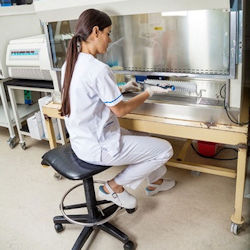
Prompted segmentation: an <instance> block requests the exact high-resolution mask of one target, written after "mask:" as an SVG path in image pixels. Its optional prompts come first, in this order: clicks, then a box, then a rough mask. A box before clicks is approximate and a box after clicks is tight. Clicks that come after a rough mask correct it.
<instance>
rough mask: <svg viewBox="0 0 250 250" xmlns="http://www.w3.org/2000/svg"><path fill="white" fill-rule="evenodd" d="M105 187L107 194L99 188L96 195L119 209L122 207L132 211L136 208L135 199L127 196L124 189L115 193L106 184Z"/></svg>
mask: <svg viewBox="0 0 250 250" xmlns="http://www.w3.org/2000/svg"><path fill="white" fill-rule="evenodd" d="M105 187H106V188H107V189H108V191H109V194H107V193H106V192H105V191H104V190H103V186H100V187H99V193H98V195H99V196H100V197H101V198H102V199H104V200H107V201H112V202H113V203H115V204H116V205H117V206H119V207H124V208H126V209H133V208H135V207H136V198H135V197H134V196H133V195H131V194H129V193H128V192H127V191H126V190H125V189H124V191H123V192H121V193H115V192H114V191H113V190H112V189H111V187H110V186H109V184H108V183H107V182H106V183H105Z"/></svg>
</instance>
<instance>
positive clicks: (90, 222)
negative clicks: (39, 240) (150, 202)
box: [42, 144, 135, 250]
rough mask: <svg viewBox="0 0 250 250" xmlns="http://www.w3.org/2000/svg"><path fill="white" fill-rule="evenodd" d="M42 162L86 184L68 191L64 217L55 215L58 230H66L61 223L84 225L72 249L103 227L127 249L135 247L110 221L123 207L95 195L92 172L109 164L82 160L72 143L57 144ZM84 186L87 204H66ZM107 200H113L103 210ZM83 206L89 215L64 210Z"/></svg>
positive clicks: (80, 246)
mask: <svg viewBox="0 0 250 250" xmlns="http://www.w3.org/2000/svg"><path fill="white" fill-rule="evenodd" d="M42 164H43V165H48V166H51V167H53V168H54V169H55V170H56V171H57V172H58V173H59V174H61V175H62V176H64V177H65V178H68V179H71V180H82V181H83V184H82V183H80V184H78V185H76V186H74V187H72V188H71V189H70V190H68V191H67V192H66V194H65V195H64V197H63V199H62V201H61V204H60V210H61V212H62V214H63V216H56V217H54V219H53V221H54V226H55V230H56V232H58V233H59V232H61V231H63V230H64V227H63V225H62V224H80V225H82V226H84V228H83V229H82V232H81V233H80V235H79V236H78V238H77V240H76V242H75V244H74V246H73V248H72V249H73V250H78V249H81V248H82V246H83V245H84V243H85V242H86V240H87V239H88V237H89V236H90V235H91V233H92V232H93V230H95V229H101V230H103V231H105V232H106V233H109V234H111V235H112V236H114V237H116V238H117V239H118V240H120V241H122V242H123V243H124V249H126V250H133V249H134V248H135V247H134V243H133V242H132V241H130V240H129V238H128V236H127V235H126V234H124V233H123V232H121V231H120V230H119V229H118V228H116V227H114V226H113V225H112V224H110V223H109V222H107V221H108V220H109V219H111V217H113V216H114V214H115V213H116V212H118V211H119V210H120V209H121V208H120V207H118V206H117V205H115V204H113V203H112V202H110V201H106V200H101V201H97V200H96V197H95V190H94V182H93V175H95V174H98V173H100V172H102V171H104V170H106V169H108V168H109V167H110V166H99V165H94V164H89V163H87V162H84V161H82V160H80V159H79V158H77V156H76V155H75V153H74V152H73V151H72V149H71V146H70V144H67V145H64V146H60V147H57V148H55V149H52V150H50V151H48V152H47V153H45V154H44V155H43V156H42ZM81 185H83V186H84V192H85V198H86V203H81V204H74V205H67V206H65V205H64V204H63V202H64V199H65V197H66V196H67V195H68V194H69V193H70V192H71V191H72V190H73V189H75V188H77V187H79V186H81ZM106 203H112V205H110V206H108V207H106V208H105V209H103V210H101V209H100V208H99V206H100V205H102V204H106ZM84 207H86V208H87V211H88V214H80V215H75V214H74V215H66V213H65V210H69V209H75V208H84ZM126 210H127V212H128V213H133V212H134V211H135V209H126Z"/></svg>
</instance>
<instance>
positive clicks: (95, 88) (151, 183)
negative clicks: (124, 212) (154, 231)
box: [61, 9, 175, 209]
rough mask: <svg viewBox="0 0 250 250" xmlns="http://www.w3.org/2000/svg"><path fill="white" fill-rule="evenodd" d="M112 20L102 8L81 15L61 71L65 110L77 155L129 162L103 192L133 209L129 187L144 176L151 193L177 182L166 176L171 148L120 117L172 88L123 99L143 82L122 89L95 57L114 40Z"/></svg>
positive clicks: (103, 162)
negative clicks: (127, 125) (121, 121)
mask: <svg viewBox="0 0 250 250" xmlns="http://www.w3.org/2000/svg"><path fill="white" fill-rule="evenodd" d="M111 25H112V23H111V19H110V17H109V16H108V15H107V14H106V13H104V12H102V11H99V10H95V9H88V10H85V11H84V12H83V13H82V14H81V15H80V17H79V19H78V22H77V25H76V31H75V34H74V36H73V38H72V39H71V41H70V43H69V46H68V50H67V56H66V62H65V63H64V65H63V67H62V71H61V72H62V78H61V79H62V86H63V91H62V107H61V114H62V115H63V116H65V124H66V128H67V130H68V132H69V135H70V142H71V147H72V150H73V151H74V153H75V154H76V155H77V157H78V158H80V159H81V160H83V161H86V162H89V163H92V164H98V165H107V166H120V165H126V166H127V167H126V168H125V169H124V170H123V171H122V172H120V173H119V174H118V175H117V176H115V177H113V178H112V179H110V180H108V181H107V182H106V184H105V185H103V186H100V187H99V196H100V197H101V198H103V199H105V200H109V201H112V202H114V203H115V204H117V205H118V206H121V207H124V208H127V209H132V208H135V207H136V198H135V197H134V196H133V195H131V194H130V193H129V192H127V191H126V190H125V188H126V187H129V188H131V189H136V188H137V187H138V186H139V185H140V183H141V182H142V181H143V180H144V179H146V180H147V181H148V186H147V187H146V189H145V191H146V194H147V195H150V196H151V195H155V194H157V193H158V192H160V191H166V190H169V189H171V188H172V187H174V186H175V181H174V180H169V179H165V178H163V177H164V175H165V173H166V166H165V163H166V162H167V161H168V160H169V159H170V158H171V157H172V155H173V149H172V146H171V144H170V143H169V142H168V141H166V140H163V139H159V138H153V137H150V136H141V135H133V134H132V133H131V132H129V131H127V130H125V129H122V128H120V125H119V122H118V118H117V117H122V116H124V115H126V114H128V113H129V112H131V111H132V110H134V109H135V108H137V107H138V106H139V105H141V104H142V103H144V101H145V100H146V99H147V98H148V97H150V96H152V95H154V94H159V93H161V94H162V93H167V92H168V91H170V90H169V89H163V88H160V87H156V86H150V87H148V88H147V89H146V90H145V91H144V92H142V93H140V94H138V95H136V96H135V97H133V98H131V99H130V100H129V101H123V95H122V93H123V92H127V91H131V90H132V91H135V90H138V89H139V86H138V85H137V84H136V83H134V82H132V81H130V82H128V83H127V84H125V85H124V86H122V87H121V88H120V89H119V87H118V86H117V84H116V82H115V78H114V75H113V73H112V71H111V69H110V68H109V66H108V65H106V64H105V63H103V62H101V61H99V60H97V59H96V55H97V54H104V53H105V52H106V50H107V47H108V44H109V43H110V42H111V39H110V33H111Z"/></svg>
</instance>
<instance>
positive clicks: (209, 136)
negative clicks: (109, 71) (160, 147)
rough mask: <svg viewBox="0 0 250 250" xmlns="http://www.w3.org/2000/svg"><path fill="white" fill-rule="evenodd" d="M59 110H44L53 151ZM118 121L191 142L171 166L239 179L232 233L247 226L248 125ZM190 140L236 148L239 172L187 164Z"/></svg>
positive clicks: (148, 118)
mask: <svg viewBox="0 0 250 250" xmlns="http://www.w3.org/2000/svg"><path fill="white" fill-rule="evenodd" d="M59 109H60V104H55V103H50V104H48V105H46V106H44V107H43V113H44V116H45V119H46V126H47V130H48V135H49V143H50V147H51V148H54V147H56V140H55V135H54V131H53V126H52V121H51V118H59V119H63V117H62V116H61V115H60V114H59V112H58V110H59ZM119 121H120V125H121V126H122V127H124V128H126V129H129V130H135V131H140V132H147V133H154V134H159V135H164V136H171V137H176V138H184V139H188V140H187V141H186V143H185V144H184V146H183V148H182V150H181V152H180V153H179V155H178V161H177V160H170V161H168V162H167V165H168V166H172V167H177V168H182V169H188V170H192V171H199V172H203V173H209V174H215V175H220V176H226V177H230V178H236V189H235V211H234V213H233V215H232V217H231V221H232V224H231V231H232V232H233V233H234V234H237V233H238V229H239V227H240V226H241V225H242V224H243V223H244V219H243V218H242V206H243V195H244V185H245V173H246V159H247V137H248V125H245V126H226V125H211V124H206V123H202V122H195V121H184V120H177V119H168V118H162V117H155V116H147V115H137V114H128V115H126V116H124V117H122V118H120V119H119ZM191 140H202V141H211V142H215V143H221V144H227V145H233V146H237V148H238V159H237V170H232V169H227V168H221V167H216V166H211V165H204V164H197V163H192V162H185V161H184V158H185V154H186V151H187V148H188V146H189V145H190V142H191Z"/></svg>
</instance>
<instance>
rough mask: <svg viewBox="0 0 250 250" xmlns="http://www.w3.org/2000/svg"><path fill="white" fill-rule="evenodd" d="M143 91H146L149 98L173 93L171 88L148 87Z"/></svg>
mask: <svg viewBox="0 0 250 250" xmlns="http://www.w3.org/2000/svg"><path fill="white" fill-rule="evenodd" d="M145 91H147V92H148V93H149V96H150V97H151V96H153V95H159V94H160V95H162V94H167V93H169V92H170V91H173V90H172V88H171V87H170V88H161V87H158V86H148V87H147V88H146V89H145Z"/></svg>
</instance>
